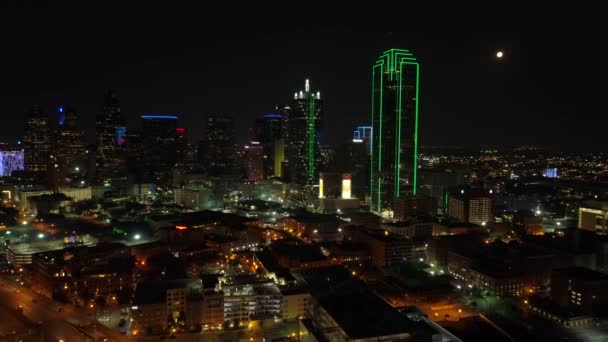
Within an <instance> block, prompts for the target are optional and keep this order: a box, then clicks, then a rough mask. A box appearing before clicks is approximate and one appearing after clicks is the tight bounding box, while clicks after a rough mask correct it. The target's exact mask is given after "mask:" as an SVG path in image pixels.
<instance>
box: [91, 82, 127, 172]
mask: <svg viewBox="0 0 608 342" xmlns="http://www.w3.org/2000/svg"><path fill="white" fill-rule="evenodd" d="M125 127H126V121H125V118H124V116H123V115H122V113H121V112H120V101H119V99H118V96H117V95H116V93H115V92H113V91H108V92H107V93H106V95H105V98H104V103H103V108H102V111H101V112H100V113H99V114H98V115H97V117H96V119H95V138H96V143H97V154H98V161H97V170H96V175H97V178H98V180H99V181H101V182H103V183H104V184H111V183H112V181H113V180H117V179H120V178H123V177H124V166H125V155H124V146H123V141H122V139H121V138H122V136H121V134H122V132H124V130H125Z"/></svg>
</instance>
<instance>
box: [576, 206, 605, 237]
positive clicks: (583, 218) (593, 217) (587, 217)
mask: <svg viewBox="0 0 608 342" xmlns="http://www.w3.org/2000/svg"><path fill="white" fill-rule="evenodd" d="M578 228H579V229H584V230H589V231H592V232H597V233H601V234H605V233H606V232H608V202H605V201H604V202H602V201H587V202H585V203H583V204H582V205H581V206H580V207H579V208H578Z"/></svg>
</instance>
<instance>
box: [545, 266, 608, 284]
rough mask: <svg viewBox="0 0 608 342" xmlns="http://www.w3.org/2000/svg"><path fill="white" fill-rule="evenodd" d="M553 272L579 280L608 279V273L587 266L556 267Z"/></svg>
mask: <svg viewBox="0 0 608 342" xmlns="http://www.w3.org/2000/svg"><path fill="white" fill-rule="evenodd" d="M553 272H555V273H559V274H563V275H566V276H568V277H572V278H575V279H579V280H586V281H602V280H608V274H604V273H600V272H596V271H593V270H590V269H588V268H585V267H567V268H558V269H554V270H553Z"/></svg>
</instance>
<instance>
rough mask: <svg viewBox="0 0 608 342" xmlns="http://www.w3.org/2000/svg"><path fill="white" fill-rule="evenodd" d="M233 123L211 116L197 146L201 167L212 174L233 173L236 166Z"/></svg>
mask: <svg viewBox="0 0 608 342" xmlns="http://www.w3.org/2000/svg"><path fill="white" fill-rule="evenodd" d="M235 134H236V133H235V130H234V121H233V120H232V118H231V117H228V116H211V117H208V118H207V122H206V125H205V137H204V139H203V141H202V142H201V146H199V155H200V157H201V161H202V163H203V165H204V166H205V167H206V168H207V169H208V170H210V171H211V173H213V174H222V173H226V172H228V173H233V172H234V171H235V169H236V167H237V165H236V149H235Z"/></svg>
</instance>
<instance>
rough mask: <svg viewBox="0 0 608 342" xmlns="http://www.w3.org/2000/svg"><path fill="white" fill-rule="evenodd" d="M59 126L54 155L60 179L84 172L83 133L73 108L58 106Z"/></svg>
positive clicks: (56, 133)
mask: <svg viewBox="0 0 608 342" xmlns="http://www.w3.org/2000/svg"><path fill="white" fill-rule="evenodd" d="M57 111H58V112H59V126H58V128H57V131H56V132H55V139H54V148H53V150H54V154H55V160H56V161H57V164H58V165H59V171H60V175H61V176H62V178H63V177H64V176H66V175H68V174H80V173H84V170H85V165H86V163H85V159H86V157H85V150H86V149H85V140H84V132H83V131H82V130H79V129H78V114H77V113H76V111H75V110H74V109H73V108H69V107H64V106H59V108H58V110H57Z"/></svg>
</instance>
